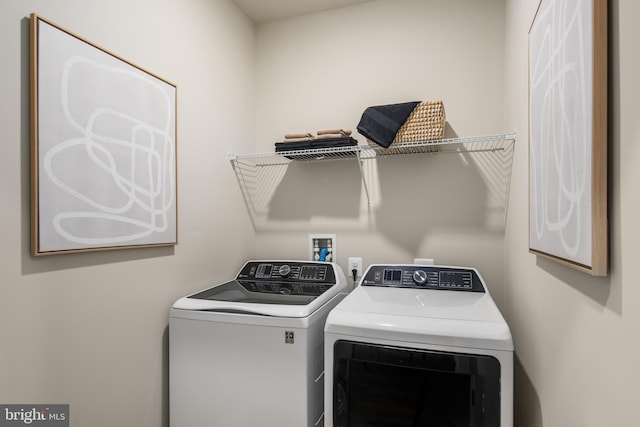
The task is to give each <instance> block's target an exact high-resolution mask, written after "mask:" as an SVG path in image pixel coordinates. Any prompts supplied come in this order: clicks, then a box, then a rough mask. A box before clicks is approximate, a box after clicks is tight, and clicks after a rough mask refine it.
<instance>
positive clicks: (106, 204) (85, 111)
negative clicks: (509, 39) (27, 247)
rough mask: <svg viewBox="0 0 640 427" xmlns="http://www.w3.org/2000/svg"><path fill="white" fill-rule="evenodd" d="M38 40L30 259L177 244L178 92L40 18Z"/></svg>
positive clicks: (174, 88) (172, 87) (161, 81)
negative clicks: (34, 193)
mask: <svg viewBox="0 0 640 427" xmlns="http://www.w3.org/2000/svg"><path fill="white" fill-rule="evenodd" d="M32 19H34V17H32ZM33 34H34V33H33V32H32V35H33ZM36 34H37V57H36V59H37V100H36V102H37V128H36V130H35V132H37V135H36V137H37V176H36V179H37V188H36V191H37V199H36V203H37V206H38V212H37V224H36V228H37V241H36V242H35V244H36V245H37V249H36V251H34V252H37V253H36V254H42V253H50V252H59V251H73V250H87V249H101V248H112V247H130V246H148V245H164V244H175V243H176V240H177V232H176V216H177V209H176V206H177V203H176V141H175V135H176V120H175V118H176V111H175V105H176V87H175V86H174V85H172V84H170V83H168V82H166V81H164V80H162V79H159V78H158V77H155V76H154V75H152V74H149V73H147V72H145V71H143V70H141V69H139V68H137V67H135V66H133V65H131V64H130V63H128V62H125V61H123V60H121V59H119V58H118V57H116V56H114V55H111V54H109V53H107V52H105V51H103V50H101V49H99V48H97V47H95V46H94V45H92V44H90V43H88V42H86V41H84V40H82V39H80V38H78V37H75V36H74V35H72V34H70V33H68V32H66V31H63V30H61V29H60V28H58V27H56V26H54V25H52V24H50V23H48V22H46V21H44V20H42V19H39V18H37V33H36Z"/></svg>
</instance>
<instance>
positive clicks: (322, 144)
mask: <svg viewBox="0 0 640 427" xmlns="http://www.w3.org/2000/svg"><path fill="white" fill-rule="evenodd" d="M354 145H358V141H356V140H355V139H353V138H351V137H345V138H322V139H314V140H312V141H299V142H276V153H278V152H282V151H302V150H310V149H317V148H336V147H353V146H354ZM349 154H350V155H355V153H346V154H345V155H349ZM285 157H287V158H288V159H292V160H295V159H296V157H297V156H296V155H295V154H292V155H288V156H285ZM305 157H306V156H305Z"/></svg>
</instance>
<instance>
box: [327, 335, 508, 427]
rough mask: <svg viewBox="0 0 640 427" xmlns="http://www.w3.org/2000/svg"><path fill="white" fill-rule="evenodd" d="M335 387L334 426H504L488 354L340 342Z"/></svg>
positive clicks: (496, 372)
mask: <svg viewBox="0 0 640 427" xmlns="http://www.w3.org/2000/svg"><path fill="white" fill-rule="evenodd" d="M333 387H334V390H333V396H334V399H333V400H334V402H333V408H334V413H333V420H334V426H336V427H338V426H342V427H361V426H368V427H371V426H385V427H405V426H406V427H416V426H425V427H426V426H429V427H432V426H433V427H439V426H447V427H478V426H484V427H499V426H500V363H499V362H498V360H497V359H495V358H493V357H490V356H482V355H469V354H459V353H445V352H436V351H429V350H420V349H407V348H400V347H391V346H381V345H373V344H363V343H356V342H350V341H338V342H336V343H335V347H334V385H333Z"/></svg>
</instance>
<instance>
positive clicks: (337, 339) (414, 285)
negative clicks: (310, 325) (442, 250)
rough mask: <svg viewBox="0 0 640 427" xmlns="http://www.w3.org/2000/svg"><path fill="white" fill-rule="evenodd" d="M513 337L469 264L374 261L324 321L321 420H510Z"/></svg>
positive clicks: (328, 426) (449, 426)
mask: <svg viewBox="0 0 640 427" xmlns="http://www.w3.org/2000/svg"><path fill="white" fill-rule="evenodd" d="M512 425H513V342H512V339H511V332H510V330H509V327H508V326H507V323H506V322H505V320H504V318H503V317H502V315H501V314H500V311H499V310H498V308H497V307H496V305H495V303H494V301H493V299H492V298H491V296H490V295H489V292H488V290H487V287H486V285H485V282H484V281H483V279H482V277H481V276H480V274H479V273H478V271H477V270H475V269H473V268H462V267H448V266H419V265H372V266H370V267H369V268H368V270H367V271H366V273H365V274H364V275H363V278H362V280H361V281H360V285H359V286H358V287H357V288H355V289H354V290H353V291H352V292H351V293H350V294H349V295H348V296H347V297H346V298H345V299H344V300H343V301H342V302H340V303H339V304H338V306H337V307H336V308H335V309H333V310H332V312H331V313H330V315H329V317H328V318H327V322H326V325H325V427H334V426H335V427H347V426H348V427H360V426H367V427H371V426H385V427H394V426H395V427H405V426H430V427H432V426H437V427H440V426H443V427H444V426H446V427H471V426H483V427H512Z"/></svg>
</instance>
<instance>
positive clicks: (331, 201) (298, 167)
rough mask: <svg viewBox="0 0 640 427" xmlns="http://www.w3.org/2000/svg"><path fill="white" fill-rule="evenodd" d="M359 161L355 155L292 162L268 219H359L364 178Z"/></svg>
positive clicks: (276, 193)
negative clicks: (342, 157) (326, 159)
mask: <svg viewBox="0 0 640 427" xmlns="http://www.w3.org/2000/svg"><path fill="white" fill-rule="evenodd" d="M356 162H357V160H356V159H355V158H354V159H353V160H351V159H344V160H334V161H322V162H317V163H313V162H292V163H291V164H290V165H289V166H288V167H287V170H286V174H285V176H284V178H283V179H282V182H281V183H280V185H279V186H278V188H277V189H276V191H275V194H274V196H273V199H272V200H271V203H270V209H269V219H271V220H279V221H292V220H305V221H308V220H311V219H312V218H313V217H329V218H352V219H357V218H358V217H359V215H360V190H361V183H362V179H361V176H360V169H359V167H358V165H357V163H356Z"/></svg>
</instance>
